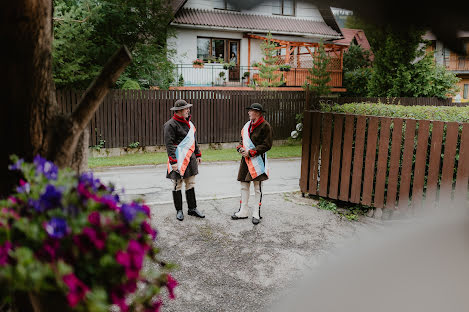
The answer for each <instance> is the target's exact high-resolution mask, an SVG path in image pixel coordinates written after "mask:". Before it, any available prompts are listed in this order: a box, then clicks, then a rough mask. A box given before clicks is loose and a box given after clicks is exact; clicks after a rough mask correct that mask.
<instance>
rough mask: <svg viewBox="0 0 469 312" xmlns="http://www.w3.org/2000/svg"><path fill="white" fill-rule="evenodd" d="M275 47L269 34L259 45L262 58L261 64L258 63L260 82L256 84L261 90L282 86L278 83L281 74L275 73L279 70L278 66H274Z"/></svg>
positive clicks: (275, 60) (275, 59)
mask: <svg viewBox="0 0 469 312" xmlns="http://www.w3.org/2000/svg"><path fill="white" fill-rule="evenodd" d="M275 47H276V46H275V43H274V42H273V41H272V35H271V34H270V33H269V34H268V35H267V39H266V40H265V41H264V42H262V44H261V49H262V53H263V54H264V57H263V58H262V62H263V63H259V77H260V80H259V81H258V83H259V85H260V86H261V87H263V88H268V87H278V86H280V85H281V84H282V82H281V81H280V76H281V75H282V74H280V73H275V72H276V71H278V69H279V66H278V65H276V64H275V63H276V62H277V58H276V57H275V54H276V50H275Z"/></svg>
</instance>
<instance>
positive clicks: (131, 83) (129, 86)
mask: <svg viewBox="0 0 469 312" xmlns="http://www.w3.org/2000/svg"><path fill="white" fill-rule="evenodd" d="M121 89H123V90H140V85H139V84H138V82H136V81H135V80H132V79H128V80H127V81H126V82H124V84H123V85H122V88H121Z"/></svg>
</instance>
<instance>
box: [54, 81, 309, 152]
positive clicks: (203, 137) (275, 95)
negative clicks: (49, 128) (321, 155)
mask: <svg viewBox="0 0 469 312" xmlns="http://www.w3.org/2000/svg"><path fill="white" fill-rule="evenodd" d="M81 94H82V92H79V91H77V92H76V91H69V90H68V91H57V101H58V104H59V107H60V108H61V110H62V112H63V113H65V114H69V113H71V112H72V110H73V109H74V108H75V107H76V106H77V103H78V101H79V99H80V96H81ZM179 98H182V99H185V100H187V101H188V102H189V103H192V104H194V106H193V107H192V120H193V122H194V124H195V126H196V128H197V139H198V142H199V143H220V142H235V141H238V140H239V138H240V133H241V127H242V126H243V125H244V123H245V122H246V121H247V120H248V115H247V112H246V109H245V108H246V107H248V106H249V105H250V104H251V103H254V102H258V103H261V104H262V105H263V106H264V109H266V110H267V113H266V114H265V118H266V120H267V121H268V122H269V123H270V124H271V125H272V127H273V130H274V138H275V139H286V138H288V137H289V136H290V133H291V131H292V130H293V129H295V125H296V120H295V117H296V114H298V113H301V112H302V111H303V109H304V103H305V93H304V92H301V91H270V92H262V91H225V90H201V91H191V90H170V91H162V90H111V91H110V93H109V94H108V95H107V96H106V98H105V99H104V101H103V103H102V104H101V105H100V107H99V109H98V110H97V111H96V114H95V115H94V117H93V118H92V120H91V122H90V125H89V129H90V146H94V145H97V144H99V142H100V140H105V145H104V146H105V147H126V146H128V145H129V144H131V143H134V142H139V143H140V146H155V145H163V144H164V139H163V125H164V123H165V122H166V121H167V120H168V119H169V118H171V116H172V112H171V111H170V110H169V109H170V108H171V107H172V106H173V104H174V102H175V101H176V100H177V99H179Z"/></svg>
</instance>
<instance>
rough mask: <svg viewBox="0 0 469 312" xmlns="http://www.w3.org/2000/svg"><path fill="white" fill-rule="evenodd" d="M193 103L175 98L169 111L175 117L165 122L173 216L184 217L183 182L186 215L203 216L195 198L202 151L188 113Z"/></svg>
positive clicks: (168, 176)
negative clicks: (172, 112) (174, 214)
mask: <svg viewBox="0 0 469 312" xmlns="http://www.w3.org/2000/svg"><path fill="white" fill-rule="evenodd" d="M191 106H192V104H189V103H187V102H186V101H184V100H177V101H176V102H175V103H174V107H172V108H171V111H174V116H173V117H172V118H171V119H170V120H168V121H167V122H166V123H165V124H164V141H165V144H166V151H167V153H168V172H167V174H166V178H168V179H171V180H172V181H173V185H174V189H173V201H174V207H175V208H176V211H177V213H176V218H177V219H178V220H179V221H182V220H184V214H183V212H182V191H181V189H182V183H183V182H184V184H185V186H186V201H187V206H188V208H189V209H188V214H189V215H191V216H196V217H199V218H205V216H204V215H203V214H202V213H201V212H200V211H199V210H197V201H196V198H195V189H194V186H195V175H197V174H198V173H199V170H198V165H199V164H200V163H201V161H202V158H201V157H202V153H201V152H200V150H199V145H198V144H197V140H196V137H195V131H196V129H195V126H194V124H193V123H192V122H191V117H190V116H189V113H190V109H189V107H191Z"/></svg>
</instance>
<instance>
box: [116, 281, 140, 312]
mask: <svg viewBox="0 0 469 312" xmlns="http://www.w3.org/2000/svg"><path fill="white" fill-rule="evenodd" d="M135 290H137V280H130V281H128V282H127V283H125V284H123V285H120V286H118V287H116V288H114V290H113V291H112V292H111V301H112V303H113V304H115V305H118V306H119V308H120V310H121V312H127V311H128V310H129V306H128V305H127V303H126V302H125V296H126V295H127V294H130V293H133V292H134V291H135Z"/></svg>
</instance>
